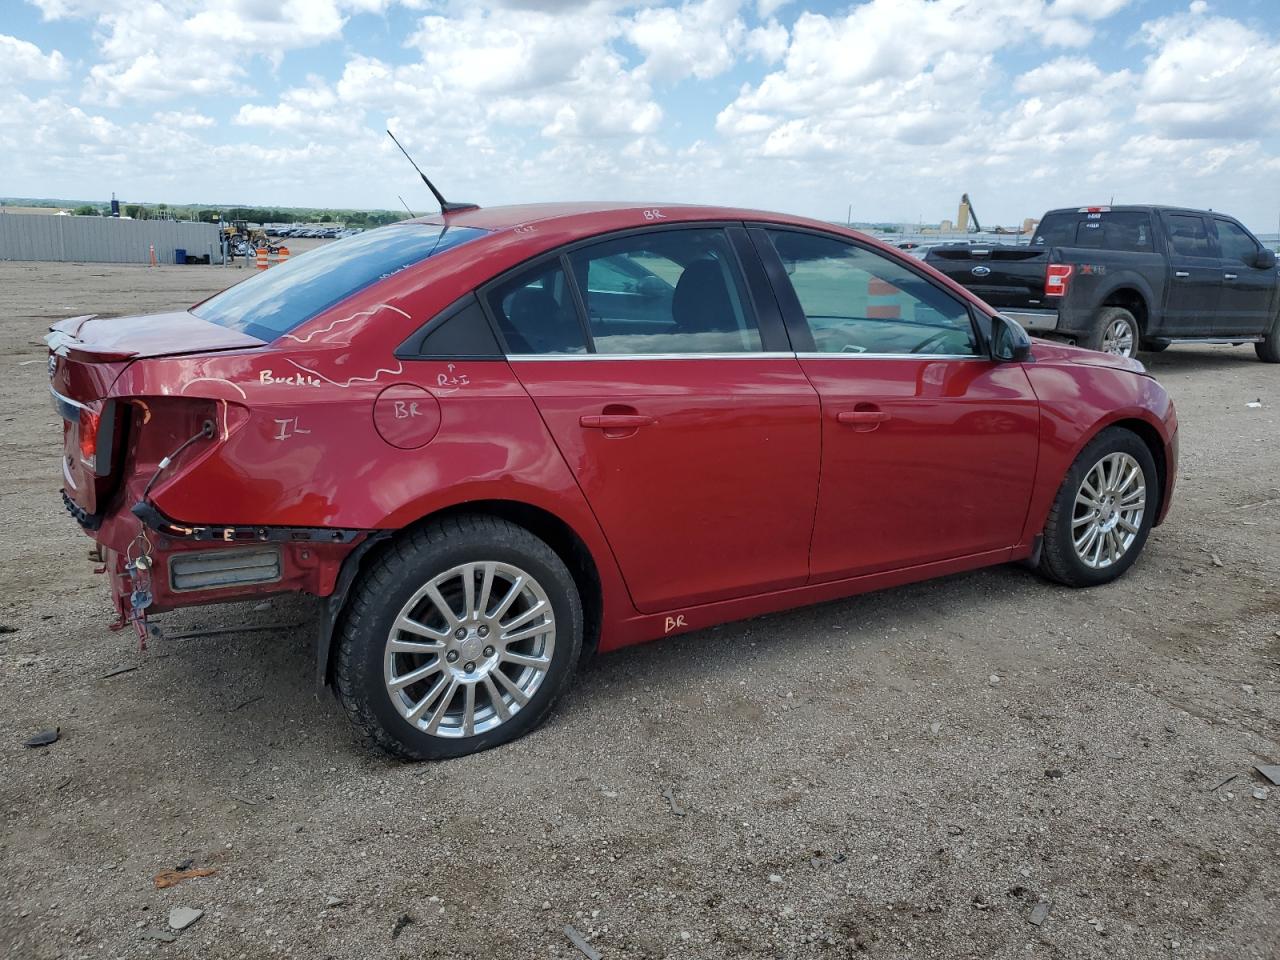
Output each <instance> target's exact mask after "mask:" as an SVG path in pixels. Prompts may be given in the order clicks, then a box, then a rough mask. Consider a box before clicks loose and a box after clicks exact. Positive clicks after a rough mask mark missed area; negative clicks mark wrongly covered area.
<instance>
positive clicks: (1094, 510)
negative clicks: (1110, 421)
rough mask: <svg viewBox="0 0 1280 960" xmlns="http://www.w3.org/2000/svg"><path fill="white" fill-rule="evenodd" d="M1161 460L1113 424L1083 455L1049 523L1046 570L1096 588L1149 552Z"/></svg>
mask: <svg viewBox="0 0 1280 960" xmlns="http://www.w3.org/2000/svg"><path fill="white" fill-rule="evenodd" d="M1160 496H1161V493H1160V483H1159V474H1158V473H1157V471H1156V463H1155V458H1154V457H1153V456H1152V454H1151V450H1150V449H1149V448H1148V447H1147V445H1146V443H1145V442H1144V441H1143V440H1142V438H1141V437H1139V436H1138V435H1137V434H1135V433H1133V432H1132V431H1130V430H1126V429H1124V428H1122V427H1108V428H1107V429H1106V430H1103V431H1102V432H1101V433H1100V434H1098V435H1097V436H1096V437H1094V438H1093V440H1091V441H1090V442H1089V443H1088V444H1086V445H1085V448H1084V449H1083V450H1082V451H1080V455H1079V456H1077V457H1076V459H1075V462H1074V463H1073V464H1072V465H1071V469H1070V470H1068V471H1067V475H1066V476H1065V477H1063V479H1062V485H1061V486H1060V487H1059V488H1058V495H1057V497H1056V498H1055V499H1054V502H1053V507H1052V508H1051V509H1050V511H1049V517H1048V519H1047V520H1046V522H1045V526H1044V535H1043V541H1042V543H1041V547H1040V563H1039V569H1040V572H1041V573H1042V574H1044V575H1045V576H1046V577H1048V578H1049V579H1051V580H1056V581H1057V582H1058V583H1064V584H1066V585H1067V586H1071V587H1092V586H1097V585H1098V584H1102V583H1107V582H1109V581H1111V580H1114V579H1116V577H1118V576H1120V575H1121V574H1123V573H1124V572H1125V571H1126V570H1128V569H1129V567H1130V566H1132V565H1133V562H1134V561H1135V560H1136V559H1137V558H1138V555H1139V554H1140V553H1141V552H1142V548H1143V546H1144V545H1145V544H1146V542H1147V535H1148V534H1149V533H1150V532H1151V526H1152V523H1153V522H1154V520H1155V515H1156V513H1157V512H1158V507H1159V502H1160Z"/></svg>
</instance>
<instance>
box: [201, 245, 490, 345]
mask: <svg viewBox="0 0 1280 960" xmlns="http://www.w3.org/2000/svg"><path fill="white" fill-rule="evenodd" d="M484 233H485V231H483V230H478V229H476V228H475V227H446V226H442V225H441V224H438V223H406V224H394V225H392V226H388V227H381V228H379V229H377V230H370V231H368V232H366V233H362V234H359V235H357V236H354V237H347V238H346V239H345V240H337V241H334V242H333V243H329V244H325V245H324V246H323V247H319V248H317V249H315V250H312V251H310V252H308V253H305V254H302V255H301V256H298V257H295V258H293V259H291V260H288V261H286V262H285V263H282V264H280V265H279V266H275V267H272V268H271V269H269V270H267V271H265V272H263V273H260V274H258V275H257V276H256V277H250V278H249V279H248V280H245V281H244V282H243V283H238V284H236V285H235V286H234V287H231V288H230V289H227V290H224V291H223V292H222V293H219V294H215V295H214V296H212V297H210V298H209V299H208V300H206V301H204V303H201V304H199V305H197V306H195V307H192V308H191V312H192V313H194V314H195V315H196V316H197V317H199V318H200V319H201V320H208V321H209V322H210V323H216V324H218V325H219V326H223V327H229V328H231V329H232V330H239V331H242V332H243V333H247V334H249V335H250V336H254V337H257V338H258V339H259V340H267V341H271V340H275V339H276V338H277V337H279V336H281V335H282V334H285V333H288V332H289V331H290V330H292V329H293V328H294V327H297V326H298V325H299V324H301V323H303V322H304V321H307V320H310V319H311V318H312V317H314V316H315V315H316V314H318V313H320V312H321V311H323V310H326V309H328V308H329V307H331V306H333V305H334V304H335V303H337V302H338V301H340V300H345V299H346V298H347V297H349V296H351V295H352V294H353V293H356V292H357V291H360V290H363V289H364V288H365V287H367V286H369V285H370V284H372V283H376V282H377V281H379V280H384V279H386V278H387V277H389V276H391V275H392V274H395V273H399V272H400V271H401V270H403V269H405V268H406V267H410V266H413V265H414V264H415V263H420V262H422V261H423V260H425V259H427V258H428V257H430V256H433V255H434V254H437V253H443V252H444V251H445V250H449V249H452V248H453V247H456V246H458V245H459V244H462V243H466V242H467V241H468V240H474V239H475V238H476V237H480V236H483V235H484Z"/></svg>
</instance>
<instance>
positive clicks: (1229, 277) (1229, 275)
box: [1222, 273, 1236, 280]
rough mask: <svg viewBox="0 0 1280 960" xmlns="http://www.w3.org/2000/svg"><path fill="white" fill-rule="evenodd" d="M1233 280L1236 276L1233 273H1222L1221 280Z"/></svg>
mask: <svg viewBox="0 0 1280 960" xmlns="http://www.w3.org/2000/svg"><path fill="white" fill-rule="evenodd" d="M1235 278H1236V275H1235V274H1234V273H1224V274H1223V275H1222V279H1223V280H1234V279H1235Z"/></svg>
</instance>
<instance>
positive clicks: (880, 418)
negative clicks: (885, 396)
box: [836, 410, 889, 426]
mask: <svg viewBox="0 0 1280 960" xmlns="http://www.w3.org/2000/svg"><path fill="white" fill-rule="evenodd" d="M888 419H889V414H887V413H885V412H884V411H883V410H845V411H844V412H843V413H837V414H836V422H837V423H851V424H854V425H855V426H871V425H873V424H874V425H879V424H882V423H884V422H885V421H886V420H888Z"/></svg>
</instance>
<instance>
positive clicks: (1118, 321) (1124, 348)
mask: <svg viewBox="0 0 1280 960" xmlns="http://www.w3.org/2000/svg"><path fill="white" fill-rule="evenodd" d="M1141 341H1142V331H1141V330H1139V328H1138V321H1137V319H1135V317H1134V315H1133V314H1132V313H1130V312H1129V311H1128V310H1126V309H1124V307H1103V308H1102V309H1101V310H1099V311H1098V316H1097V317H1096V318H1095V319H1094V324H1093V329H1092V330H1091V331H1089V333H1088V335H1087V336H1085V337H1082V338H1081V340H1080V346H1082V347H1088V348H1089V349H1090V350H1100V351H1101V352H1103V353H1109V354H1111V355H1112V356H1116V357H1133V356H1136V355H1137V353H1138V344H1139V343H1141Z"/></svg>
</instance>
